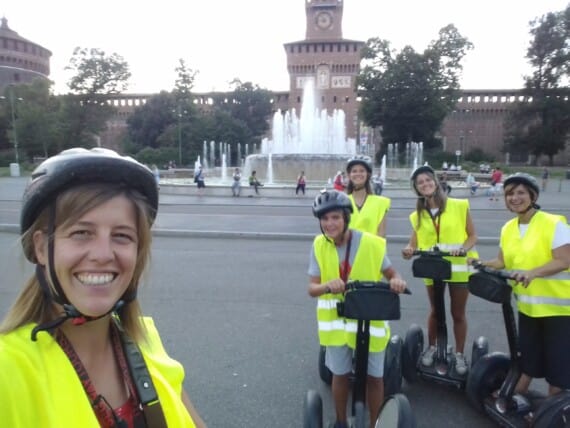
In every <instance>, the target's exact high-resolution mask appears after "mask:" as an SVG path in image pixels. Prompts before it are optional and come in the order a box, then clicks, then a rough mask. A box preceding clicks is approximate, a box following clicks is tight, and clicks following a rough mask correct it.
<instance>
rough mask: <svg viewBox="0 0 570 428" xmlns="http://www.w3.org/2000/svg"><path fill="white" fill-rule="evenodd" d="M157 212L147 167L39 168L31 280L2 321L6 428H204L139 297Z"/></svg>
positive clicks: (52, 161) (102, 154)
mask: <svg viewBox="0 0 570 428" xmlns="http://www.w3.org/2000/svg"><path fill="white" fill-rule="evenodd" d="M157 208H158V190H157V187H156V182H155V178H154V176H153V174H152V172H151V171H150V170H149V169H148V168H147V167H145V166H144V165H142V164H139V163H138V162H137V161H135V160H134V159H131V158H128V157H122V156H119V155H118V154H117V153H115V152H113V151H110V150H106V149H93V150H85V149H70V150H67V151H64V152H62V153H61V154H59V155H57V156H54V157H52V158H49V159H47V160H46V161H44V162H43V163H42V164H40V165H39V166H38V167H37V168H36V170H35V171H34V172H33V173H32V177H31V180H30V183H29V184H28V186H27V188H26V190H25V192H24V198H23V205H22V213H21V223H20V225H21V232H22V238H21V241H22V246H23V250H24V254H25V256H26V258H27V259H28V260H29V261H30V262H31V263H33V264H34V265H35V275H34V276H33V277H32V278H30V280H29V281H28V282H27V284H26V285H25V287H24V288H23V290H22V292H21V293H20V295H19V296H18V297H17V298H16V301H15V303H14V304H13V306H12V308H11V309H10V310H9V311H8V314H7V316H6V318H5V319H4V320H3V322H2V324H1V325H0V395H1V396H2V400H0V414H1V415H2V418H3V423H5V424H6V425H7V426H11V427H26V426H34V425H36V424H37V421H38V420H41V421H42V423H43V424H44V425H45V426H102V427H115V426H124V427H134V426H153V427H154V426H156V427H166V426H181V427H193V426H204V423H203V421H202V420H201V419H200V417H199V416H198V414H197V412H196V410H195V409H194V407H193V406H192V403H191V402H190V400H189V398H188V396H187V394H186V393H185V392H184V390H183V388H182V381H183V379H184V371H183V368H182V366H181V365H180V364H179V363H178V362H177V361H174V360H172V359H171V358H170V357H169V356H168V355H167V353H166V351H165V350H164V348H163V347H162V343H161V339H160V336H159V334H158V332H157V330H156V328H155V326H154V323H153V321H152V319H150V318H146V317H142V315H141V308H140V306H139V303H138V300H137V289H138V286H139V281H140V278H141V276H142V274H143V272H144V270H145V268H146V265H147V262H148V259H149V254H150V245H151V231H150V228H151V226H152V223H153V221H154V219H155V217H156V212H157ZM38 378H42V379H45V380H46V382H41V383H38V382H37V379H38ZM139 379H145V382H144V385H143V384H142V383H141V382H139V381H138V380H139ZM46 403H47V404H46ZM37 409H41V410H37ZM40 412H41V415H40Z"/></svg>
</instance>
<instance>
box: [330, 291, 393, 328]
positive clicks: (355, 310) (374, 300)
mask: <svg viewBox="0 0 570 428" xmlns="http://www.w3.org/2000/svg"><path fill="white" fill-rule="evenodd" d="M337 309H338V314H339V316H343V317H345V318H350V319H356V320H364V321H391V320H399V319H400V296H399V295H398V294H396V293H393V292H392V291H389V290H382V289H379V288H374V287H371V288H357V289H354V290H349V291H347V292H346V294H345V295H344V302H343V303H340V304H339V306H338V308H337Z"/></svg>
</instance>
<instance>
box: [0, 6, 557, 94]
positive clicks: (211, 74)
mask: <svg viewBox="0 0 570 428" xmlns="http://www.w3.org/2000/svg"><path fill="white" fill-rule="evenodd" d="M305 1H306V0H281V1H277V0H242V1H240V0H202V1H200V0H186V1H184V0H162V1H159V2H157V1H153V2H150V1H147V0H136V1H135V0H113V1H111V0H99V1H96V2H82V1H78V0H51V1H50V0H18V1H15V0H13V1H4V2H3V4H1V5H0V15H2V16H5V17H6V18H7V19H8V25H9V26H10V28H11V29H12V30H14V31H16V32H17V33H18V34H19V35H20V36H22V37H24V38H26V39H28V40H31V41H33V42H36V43H38V44H40V45H42V46H44V47H45V48H47V49H49V50H51V52H52V53H53V56H52V58H51V76H50V77H51V79H52V80H54V81H55V91H56V93H61V92H66V91H67V85H66V83H67V81H68V80H69V74H67V72H65V71H64V68H65V66H66V65H67V64H68V63H69V59H70V58H71V56H72V53H73V49H74V48H75V47H76V46H80V47H87V48H100V49H103V50H104V51H105V52H106V53H108V54H111V53H117V54H119V55H121V56H123V58H124V59H125V60H126V61H127V63H128V64H129V67H130V71H131V73H132V77H131V80H130V85H129V89H128V92H140V93H154V92H158V91H160V90H163V89H164V90H171V89H172V88H173V86H174V80H175V79H176V73H175V72H174V69H175V67H176V66H177V65H178V59H179V58H183V59H184V60H185V61H186V64H187V65H188V66H189V67H190V68H192V69H194V70H197V71H198V72H199V73H198V75H197V79H196V82H195V87H194V89H195V91H197V92H201V91H209V90H220V91H225V90H227V89H228V88H229V85H228V83H229V82H230V81H231V80H233V79H234V78H239V79H240V80H241V81H242V82H247V81H249V82H253V83H254V84H258V85H260V86H261V87H264V88H267V89H270V90H288V89H289V87H288V85H289V82H288V78H287V70H286V56H285V51H284V49H283V44H284V43H288V42H293V41H298V40H302V39H304V38H305V23H306V18H305ZM567 4H568V1H567V0H540V1H539V0H527V1H525V0H479V1H464V0H431V1H426V0H398V1H390V2H388V1H380V0H344V16H343V37H344V38H347V39H354V40H362V41H366V40H367V39H368V38H370V37H380V38H382V39H387V40H389V41H390V42H391V44H392V46H393V47H394V48H396V49H398V50H400V49H401V48H402V47H404V46H405V45H411V46H412V47H413V48H414V49H416V50H417V51H419V52H421V51H423V50H424V49H425V48H426V47H427V45H428V44H429V43H430V41H432V40H434V39H437V37H438V31H439V30H440V29H441V28H442V27H444V26H446V25H447V24H450V23H451V24H454V25H455V26H456V27H457V28H458V30H459V32H460V33H461V34H462V35H463V36H465V37H467V38H468V39H469V40H470V41H471V42H472V43H473V44H474V46H475V48H474V50H472V51H470V52H469V53H468V55H467V57H466V58H465V59H464V61H463V65H464V70H463V78H462V81H461V84H462V87H463V88H464V89H516V88H521V87H522V86H523V80H522V76H523V75H525V74H529V70H530V69H529V67H528V64H527V62H526V59H525V58H524V57H525V54H526V50H527V47H528V44H529V42H530V35H529V25H528V23H529V21H531V20H532V19H534V18H537V17H540V16H542V15H544V14H546V13H548V12H554V11H561V10H563V9H564V8H565V7H566V5H567Z"/></svg>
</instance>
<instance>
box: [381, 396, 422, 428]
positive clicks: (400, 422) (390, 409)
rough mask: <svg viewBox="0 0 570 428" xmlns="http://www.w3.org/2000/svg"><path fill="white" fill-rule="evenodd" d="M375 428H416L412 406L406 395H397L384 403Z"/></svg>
mask: <svg viewBox="0 0 570 428" xmlns="http://www.w3.org/2000/svg"><path fill="white" fill-rule="evenodd" d="M374 428H416V418H415V416H414V412H412V406H410V402H409V401H408V399H407V398H406V396H405V395H404V394H396V395H393V396H391V397H388V399H387V400H386V401H384V405H383V406H382V410H380V414H379V415H378V419H376V424H375V425H374Z"/></svg>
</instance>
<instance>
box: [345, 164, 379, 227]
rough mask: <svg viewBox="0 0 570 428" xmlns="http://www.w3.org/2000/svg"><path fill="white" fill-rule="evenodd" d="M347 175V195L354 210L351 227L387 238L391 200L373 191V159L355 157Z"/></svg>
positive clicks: (348, 166) (347, 166) (348, 165)
mask: <svg viewBox="0 0 570 428" xmlns="http://www.w3.org/2000/svg"><path fill="white" fill-rule="evenodd" d="M346 173H347V174H348V186H347V187H346V193H348V196H349V198H350V201H351V202H352V208H353V210H352V212H353V214H352V216H351V218H350V227H351V228H352V229H357V230H360V231H362V232H368V233H372V234H373V235H378V236H383V237H385V236H386V213H387V212H388V210H389V209H390V199H389V198H387V197H385V196H377V195H375V194H374V192H373V191H372V185H371V177H372V159H371V158H370V157H369V156H362V155H356V156H353V157H352V158H350V159H349V160H348V163H347V164H346Z"/></svg>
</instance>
